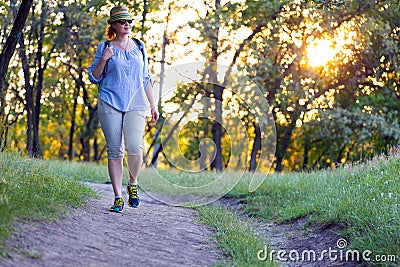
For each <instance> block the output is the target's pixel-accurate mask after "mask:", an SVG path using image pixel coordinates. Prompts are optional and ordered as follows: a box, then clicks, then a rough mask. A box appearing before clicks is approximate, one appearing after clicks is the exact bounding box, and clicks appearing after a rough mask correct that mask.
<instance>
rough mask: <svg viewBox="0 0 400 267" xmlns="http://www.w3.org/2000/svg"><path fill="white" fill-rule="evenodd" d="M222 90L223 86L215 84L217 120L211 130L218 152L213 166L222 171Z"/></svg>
mask: <svg viewBox="0 0 400 267" xmlns="http://www.w3.org/2000/svg"><path fill="white" fill-rule="evenodd" d="M222 92H223V87H222V86H221V85H218V84H214V98H215V100H216V101H215V120H214V122H213V124H212V128H211V132H212V135H213V141H214V144H215V149H216V154H215V159H214V162H213V167H214V168H215V170H216V171H222V169H223V164H222V141H221V140H222V125H221V124H222Z"/></svg>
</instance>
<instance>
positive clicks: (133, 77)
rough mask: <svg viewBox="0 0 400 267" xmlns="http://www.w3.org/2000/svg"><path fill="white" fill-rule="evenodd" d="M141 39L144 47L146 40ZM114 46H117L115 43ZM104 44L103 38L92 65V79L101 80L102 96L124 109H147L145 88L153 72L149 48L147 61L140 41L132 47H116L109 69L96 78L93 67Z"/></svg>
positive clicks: (124, 110)
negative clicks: (149, 63) (139, 43)
mask: <svg viewBox="0 0 400 267" xmlns="http://www.w3.org/2000/svg"><path fill="white" fill-rule="evenodd" d="M131 41H133V40H131ZM140 42H141V43H142V45H143V47H144V44H143V42H142V41H140ZM110 47H113V45H112V44H111V43H110ZM104 48H105V42H101V43H100V44H99V45H98V47H97V51H96V56H95V57H94V61H93V64H92V65H91V66H90V67H89V68H88V72H89V80H90V81H91V82H92V83H100V87H99V93H100V99H101V100H103V101H105V102H106V103H108V104H109V105H111V106H112V107H114V108H115V109H117V110H119V111H121V112H126V111H132V110H145V109H147V107H148V100H147V98H146V93H145V90H146V88H147V85H148V83H149V82H150V78H151V73H150V70H149V66H148V64H147V54H146V51H145V49H143V50H144V53H145V55H144V57H145V60H144V62H143V54H142V52H141V51H140V49H139V47H138V46H137V45H136V43H135V47H134V48H133V49H132V50H130V51H123V50H119V49H118V48H116V47H113V51H114V56H113V57H112V58H110V59H109V60H108V63H107V67H106V71H105V72H103V74H102V75H101V76H100V77H99V79H96V78H95V77H94V76H93V73H92V71H93V69H94V68H95V67H96V66H97V64H98V63H99V61H100V59H101V56H102V55H103V51H104Z"/></svg>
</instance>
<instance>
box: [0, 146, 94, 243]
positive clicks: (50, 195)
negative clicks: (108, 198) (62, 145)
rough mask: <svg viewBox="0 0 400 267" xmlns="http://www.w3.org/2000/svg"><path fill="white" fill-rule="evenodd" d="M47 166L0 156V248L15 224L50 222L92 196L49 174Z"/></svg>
mask: <svg viewBox="0 0 400 267" xmlns="http://www.w3.org/2000/svg"><path fill="white" fill-rule="evenodd" d="M48 164H49V163H48V162H45V161H41V160H35V159H32V158H24V157H21V156H19V155H17V154H13V153H0V177H1V178H0V192H1V195H0V242H1V243H0V244H1V245H0V247H1V246H3V240H4V238H6V237H7V236H9V234H10V232H11V231H12V229H13V223H14V222H15V221H20V222H26V221H29V220H35V219H50V218H55V217H57V216H59V215H60V214H62V213H64V212H66V210H67V208H68V207H71V206H72V207H78V206H80V205H82V204H83V203H84V202H85V200H86V197H87V196H94V192H93V191H91V190H90V189H88V188H86V187H85V186H83V185H82V184H81V183H79V182H76V181H72V180H71V179H70V178H69V177H65V176H61V175H59V174H58V170H57V169H56V168H54V166H53V170H50V169H49V167H48Z"/></svg>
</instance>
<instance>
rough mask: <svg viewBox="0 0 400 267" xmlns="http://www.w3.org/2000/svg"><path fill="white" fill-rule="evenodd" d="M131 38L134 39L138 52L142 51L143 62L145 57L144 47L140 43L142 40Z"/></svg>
mask: <svg viewBox="0 0 400 267" xmlns="http://www.w3.org/2000/svg"><path fill="white" fill-rule="evenodd" d="M132 40H133V41H135V43H136V45H137V46H138V47H139V50H140V52H142V56H143V62H144V61H145V60H146V59H145V58H144V47H143V45H142V42H140V40H139V39H137V38H132Z"/></svg>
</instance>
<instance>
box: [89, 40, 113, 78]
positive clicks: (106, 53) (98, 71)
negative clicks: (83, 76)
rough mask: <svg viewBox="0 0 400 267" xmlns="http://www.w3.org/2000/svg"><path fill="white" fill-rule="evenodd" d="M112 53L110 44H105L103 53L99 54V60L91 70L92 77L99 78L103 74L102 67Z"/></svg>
mask: <svg viewBox="0 0 400 267" xmlns="http://www.w3.org/2000/svg"><path fill="white" fill-rule="evenodd" d="M113 55H114V52H113V49H112V47H111V46H107V47H106V48H105V49H104V52H103V55H102V56H101V58H100V60H99V62H98V63H97V65H96V67H94V69H93V70H92V74H93V77H94V78H96V79H99V78H100V77H101V75H102V74H103V71H104V67H105V65H106V63H107V60H109V59H110V58H111V57H112V56H113Z"/></svg>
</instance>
